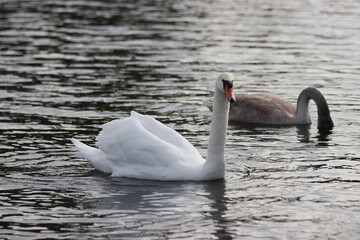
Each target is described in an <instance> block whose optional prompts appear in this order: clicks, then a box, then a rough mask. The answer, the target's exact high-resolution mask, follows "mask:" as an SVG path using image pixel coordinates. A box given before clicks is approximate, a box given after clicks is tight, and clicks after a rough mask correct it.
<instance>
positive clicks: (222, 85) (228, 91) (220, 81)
mask: <svg viewBox="0 0 360 240" xmlns="http://www.w3.org/2000/svg"><path fill="white" fill-rule="evenodd" d="M216 88H217V89H218V90H219V91H220V92H223V93H224V94H225V96H226V98H227V100H228V101H229V102H231V103H233V102H235V97H234V94H233V88H234V77H233V75H232V74H231V73H227V72H225V73H222V74H220V76H219V77H218V78H217V80H216Z"/></svg>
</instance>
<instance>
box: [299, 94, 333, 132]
mask: <svg viewBox="0 0 360 240" xmlns="http://www.w3.org/2000/svg"><path fill="white" fill-rule="evenodd" d="M310 99H312V100H314V102H315V103H316V106H317V113H318V127H326V128H331V127H333V122H332V119H331V117H330V110H329V106H328V104H327V102H326V100H325V98H324V96H323V95H322V94H321V92H320V91H319V90H317V89H316V88H310V87H309V88H306V89H304V90H303V91H302V92H301V93H300V95H299V98H298V102H297V108H296V116H295V118H297V119H301V118H306V120H308V122H309V123H310V115H309V101H310Z"/></svg>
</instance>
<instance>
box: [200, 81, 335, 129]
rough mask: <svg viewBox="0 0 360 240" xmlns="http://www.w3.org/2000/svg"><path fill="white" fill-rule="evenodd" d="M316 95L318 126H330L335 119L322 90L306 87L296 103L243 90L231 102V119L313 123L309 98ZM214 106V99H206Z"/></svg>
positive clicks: (274, 123)
mask: <svg viewBox="0 0 360 240" xmlns="http://www.w3.org/2000/svg"><path fill="white" fill-rule="evenodd" d="M310 99H313V100H314V101H315V103H316V106H317V109H318V128H319V129H331V128H332V127H333V126H334V123H333V121H332V119H331V117H330V110H329V107H328V104H327V102H326V100H325V98H324V96H323V95H322V94H321V92H320V91H319V90H317V89H316V88H312V87H308V88H305V89H304V90H303V91H301V93H300V94H299V97H298V101H297V106H296V107H295V106H294V105H292V104H291V103H289V102H287V101H285V100H283V99H281V98H279V97H276V96H271V95H265V94H246V95H245V94H243V95H239V96H236V102H235V103H234V104H231V106H230V112H229V121H230V122H237V123H256V124H271V125H296V124H311V119H310V114H309V101H310ZM204 104H205V105H206V106H207V107H208V108H209V109H210V110H211V109H212V103H211V102H209V101H204Z"/></svg>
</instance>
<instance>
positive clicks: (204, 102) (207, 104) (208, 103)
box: [203, 100, 213, 111]
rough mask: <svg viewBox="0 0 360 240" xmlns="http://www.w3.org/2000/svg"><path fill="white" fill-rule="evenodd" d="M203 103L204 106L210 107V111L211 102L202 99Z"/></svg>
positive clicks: (211, 107)
mask: <svg viewBox="0 0 360 240" xmlns="http://www.w3.org/2000/svg"><path fill="white" fill-rule="evenodd" d="M203 104H204V105H205V106H206V107H208V108H209V109H210V111H212V109H213V103H212V102H210V101H206V100H204V101H203Z"/></svg>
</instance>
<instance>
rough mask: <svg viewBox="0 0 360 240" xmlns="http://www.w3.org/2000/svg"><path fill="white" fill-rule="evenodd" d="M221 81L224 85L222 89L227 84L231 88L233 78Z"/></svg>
mask: <svg viewBox="0 0 360 240" xmlns="http://www.w3.org/2000/svg"><path fill="white" fill-rule="evenodd" d="M222 82H223V85H224V89H225V86H228V88H232V87H233V83H234V80H232V81H230V80H225V79H222Z"/></svg>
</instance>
